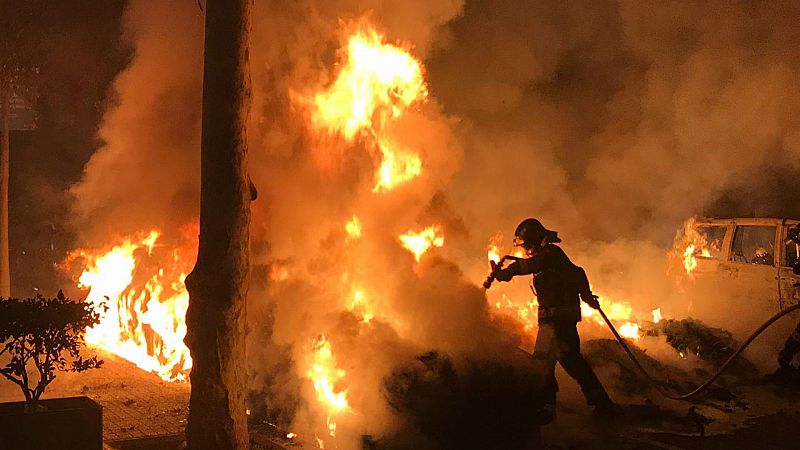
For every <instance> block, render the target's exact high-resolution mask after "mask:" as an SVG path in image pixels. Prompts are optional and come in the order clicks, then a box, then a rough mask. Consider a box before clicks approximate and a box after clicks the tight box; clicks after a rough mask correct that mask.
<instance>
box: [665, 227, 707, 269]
mask: <svg viewBox="0 0 800 450" xmlns="http://www.w3.org/2000/svg"><path fill="white" fill-rule="evenodd" d="M697 256H702V257H705V258H708V257H711V251H710V249H709V245H708V242H707V241H706V237H705V236H704V235H703V234H702V233H700V232H698V231H697V228H696V226H695V221H694V219H689V220H687V221H686V223H685V224H684V226H683V230H682V231H681V232H679V233H678V236H677V237H676V238H675V243H674V244H673V249H672V251H671V252H670V258H671V259H675V260H679V261H680V263H681V264H682V266H683V269H684V270H685V271H686V274H687V275H689V276H692V273H693V272H694V270H695V269H696V268H697V258H696V257H697Z"/></svg>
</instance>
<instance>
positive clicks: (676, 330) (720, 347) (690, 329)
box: [646, 319, 759, 382]
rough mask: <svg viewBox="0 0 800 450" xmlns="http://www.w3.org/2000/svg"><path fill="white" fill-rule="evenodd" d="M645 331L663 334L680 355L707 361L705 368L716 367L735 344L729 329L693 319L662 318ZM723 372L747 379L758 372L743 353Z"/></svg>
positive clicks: (732, 350) (648, 333) (742, 379)
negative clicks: (710, 325) (693, 356)
mask: <svg viewBox="0 0 800 450" xmlns="http://www.w3.org/2000/svg"><path fill="white" fill-rule="evenodd" d="M646 334H647V335H649V336H665V337H666V339H667V342H668V343H669V344H670V345H671V346H672V347H673V348H674V349H675V350H676V351H678V352H679V354H680V355H681V357H686V355H689V354H692V355H695V356H697V357H698V358H700V359H701V360H702V361H704V362H706V363H707V364H708V367H707V369H709V370H714V369H716V368H718V367H720V366H721V365H722V364H723V363H724V362H725V361H726V360H727V359H728V358H729V357H730V356H731V355H732V354H733V353H734V352H735V351H736V349H737V347H738V346H739V345H738V343H737V342H736V341H735V340H734V339H733V335H732V334H731V333H730V332H729V331H726V330H723V329H720V328H712V327H709V326H706V325H705V324H703V323H702V322H700V321H698V320H694V319H681V320H673V319H664V320H661V321H660V322H658V323H656V324H653V325H652V326H651V327H648V329H647V331H646ZM700 372H701V373H702V372H704V371H700ZM726 373H727V374H729V376H732V377H734V378H736V379H737V380H738V381H747V382H750V381H753V380H754V379H756V377H758V374H759V372H758V369H757V368H756V367H755V365H753V363H751V362H750V361H748V360H747V359H746V358H745V357H743V356H739V357H738V358H737V359H736V361H734V362H733V365H732V366H731V368H730V369H728V372H726Z"/></svg>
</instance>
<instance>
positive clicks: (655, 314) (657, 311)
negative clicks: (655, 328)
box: [653, 308, 661, 323]
mask: <svg viewBox="0 0 800 450" xmlns="http://www.w3.org/2000/svg"><path fill="white" fill-rule="evenodd" d="M658 322H661V308H656V309H654V310H653V323H658Z"/></svg>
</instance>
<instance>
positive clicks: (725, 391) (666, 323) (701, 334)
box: [583, 319, 758, 401]
mask: <svg viewBox="0 0 800 450" xmlns="http://www.w3.org/2000/svg"><path fill="white" fill-rule="evenodd" d="M642 331H643V335H644V338H643V339H653V341H652V342H655V340H657V339H663V340H665V341H666V343H667V344H668V345H669V347H671V348H672V349H674V350H675V352H676V353H677V354H678V356H679V357H680V358H681V359H687V358H692V359H694V360H695V361H696V363H693V364H692V363H691V361H688V362H687V364H683V365H681V366H679V365H677V364H673V363H671V362H668V361H664V360H661V359H656V358H654V357H651V356H650V355H649V354H648V353H647V350H642V349H641V348H639V347H638V346H637V343H634V342H630V341H629V342H628V346H629V347H630V349H631V351H632V352H633V354H634V356H636V358H637V359H638V360H639V362H640V363H641V365H642V366H643V367H644V369H645V370H646V371H647V372H648V373H649V374H650V376H652V377H653V378H654V379H655V380H656V381H657V382H659V383H660V384H661V385H662V386H663V387H665V388H666V389H668V390H670V391H673V392H675V393H676V394H678V393H685V392H689V391H691V390H692V389H694V388H695V387H697V386H698V384H699V383H700V382H702V381H704V380H706V379H707V378H709V377H710V376H712V375H713V373H714V372H715V371H716V370H717V369H718V368H719V367H720V366H721V365H722V364H723V363H724V362H725V361H726V360H727V359H728V358H729V357H730V356H731V355H732V354H733V353H734V352H735V351H736V348H738V343H737V342H736V340H735V339H734V338H733V336H732V335H731V333H730V332H728V331H726V330H723V329H720V328H713V327H709V326H707V325H705V324H703V323H702V322H700V321H698V320H694V319H682V320H662V321H660V322H659V323H652V322H649V323H645V324H643V325H642ZM583 351H584V353H585V355H586V358H587V360H589V362H590V363H591V364H592V365H593V366H598V367H603V370H605V371H608V372H613V373H614V374H615V376H614V377H611V386H610V387H611V388H612V389H613V390H614V391H615V392H618V393H622V394H623V395H626V396H631V397H632V396H645V397H648V398H649V397H651V396H652V395H654V394H655V392H653V391H654V389H653V387H652V386H651V385H650V383H649V382H648V380H647V379H646V378H645V377H644V376H643V375H642V374H641V372H639V370H638V369H637V368H636V367H635V366H634V365H633V363H632V362H631V361H630V359H629V357H628V356H627V355H626V354H625V352H624V351H623V349H622V348H621V346H620V345H619V343H618V342H616V341H615V340H613V339H597V340H591V341H588V342H586V343H585V344H584V347H583ZM757 376H758V370H757V369H756V367H755V365H754V364H753V363H752V362H750V361H748V360H747V359H746V358H745V357H744V356H741V355H740V356H739V357H738V358H737V359H736V360H735V361H734V362H733V363H732V364H731V365H730V366H729V368H728V369H727V370H726V371H725V373H724V375H723V376H722V377H721V378H720V379H719V381H718V382H717V384H716V385H715V386H714V387H712V388H710V389H709V390H708V393H707V394H706V398H710V399H716V400H723V401H729V400H731V399H733V398H734V397H735V395H734V394H733V392H731V390H730V388H729V387H730V386H733V385H736V384H741V383H750V382H753V381H754V380H755V379H756V377H757Z"/></svg>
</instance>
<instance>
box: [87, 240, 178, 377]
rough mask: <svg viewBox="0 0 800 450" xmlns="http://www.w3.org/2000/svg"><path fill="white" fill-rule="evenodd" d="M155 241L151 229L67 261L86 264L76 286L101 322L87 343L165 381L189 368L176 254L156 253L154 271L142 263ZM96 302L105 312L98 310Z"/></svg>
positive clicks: (147, 256)
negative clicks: (85, 290)
mask: <svg viewBox="0 0 800 450" xmlns="http://www.w3.org/2000/svg"><path fill="white" fill-rule="evenodd" d="M159 237H160V233H159V232H158V231H156V230H153V231H150V232H149V233H147V234H146V235H145V237H143V238H140V239H130V238H129V239H125V240H124V241H123V242H122V243H121V244H119V245H117V246H115V247H113V248H112V249H111V250H109V251H107V252H105V253H98V254H91V253H90V252H89V251H87V250H79V251H77V252H74V254H73V255H72V256H71V258H75V257H78V256H79V257H80V258H82V260H83V261H84V262H85V265H84V268H83V273H82V274H81V275H80V277H79V278H78V285H79V287H80V288H81V289H88V290H89V293H88V294H87V297H86V299H87V301H89V302H91V303H92V304H94V305H95V307H96V308H98V311H99V312H101V314H102V318H101V321H100V323H99V324H97V325H95V326H94V327H92V328H89V329H87V330H86V342H87V343H88V344H89V345H91V346H94V347H98V348H101V349H104V350H107V351H109V352H112V353H114V354H117V355H119V356H121V357H123V358H125V359H127V360H129V361H131V362H133V363H134V364H136V365H137V366H139V367H141V368H142V369H144V370H147V371H151V372H155V373H157V374H158V375H159V376H160V377H161V378H163V379H164V380H167V381H184V380H186V377H187V374H188V372H189V369H190V368H191V367H192V359H191V357H190V356H189V350H188V349H187V348H186V346H185V345H184V343H183V338H184V336H185V335H186V309H187V308H188V306H189V294H188V293H187V292H186V287H185V285H184V279H185V278H186V272H185V267H184V263H183V260H182V259H181V258H180V254H179V252H178V251H172V252H171V254H170V255H168V257H167V258H164V257H163V256H164V255H161V254H160V255H159V257H160V258H159V259H160V260H159V261H158V262H159V264H158V266H159V267H157V268H156V267H152V266H153V265H152V264H146V263H144V261H145V260H146V259H148V258H151V257H155V256H154V255H153V254H154V248H155V247H156V243H157V241H158V238H159ZM159 253H162V252H159ZM167 253H170V252H167ZM101 304H105V305H106V307H107V308H108V309H107V310H105V311H103V309H102V308H101V306H100V305H101Z"/></svg>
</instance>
